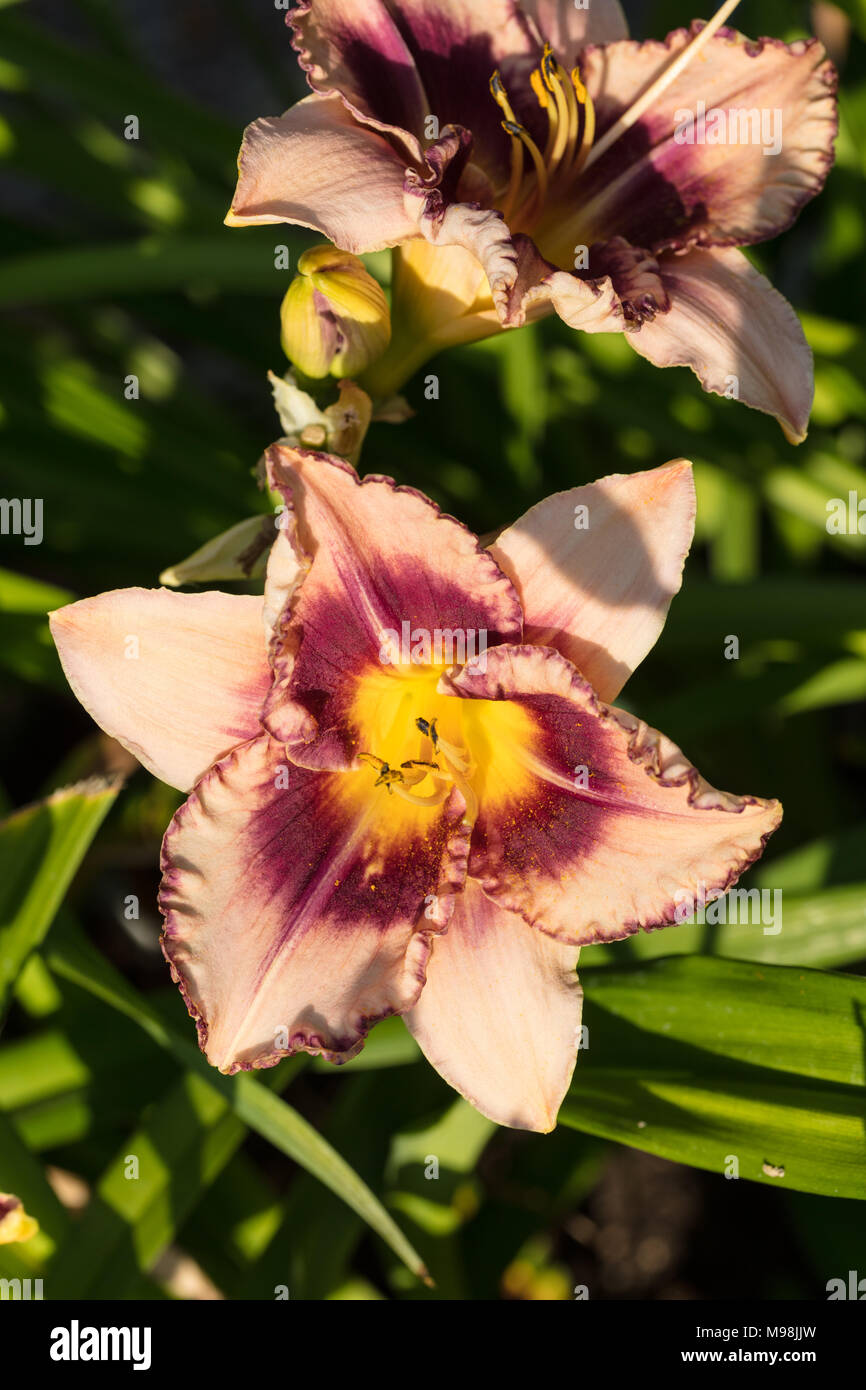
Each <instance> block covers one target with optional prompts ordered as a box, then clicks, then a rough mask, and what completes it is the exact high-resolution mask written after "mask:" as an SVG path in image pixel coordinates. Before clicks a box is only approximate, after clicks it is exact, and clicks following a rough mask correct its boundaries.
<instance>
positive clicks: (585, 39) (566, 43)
mask: <svg viewBox="0 0 866 1390" xmlns="http://www.w3.org/2000/svg"><path fill="white" fill-rule="evenodd" d="M521 8H522V10H523V13H524V14H525V15H526V16H527V18H528V19H530V20H532V22H533V24H534V25H535V27H536V29H537V30H538V32H539V35H540V36H541V39H542V42H545V41H546V42H547V43H549V44H550V46H551V48H552V49H553V51H554V53H555V54H556V56H557V58H558V59H559V61H560V62H561V63H562V65H563V66H564V67H566V68H570V67H572V66H573V65H574V62H575V59H576V58H577V55H578V53H579V52H580V50H581V48H583V46H584V45H585V44H588V43H612V42H613V41H614V40H615V39H627V38H628V24H627V22H626V17H625V15H624V14H623V12H622V7H621V5H620V3H619V0H589V3H588V4H585V5H584V6H583V7H582V8H579V7H578V6H577V5H576V4H575V3H574V0H521Z"/></svg>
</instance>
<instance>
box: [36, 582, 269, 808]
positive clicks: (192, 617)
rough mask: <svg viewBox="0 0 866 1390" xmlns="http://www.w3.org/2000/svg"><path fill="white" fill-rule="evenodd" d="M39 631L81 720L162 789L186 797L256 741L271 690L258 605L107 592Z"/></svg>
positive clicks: (212, 596) (238, 599)
mask: <svg viewBox="0 0 866 1390" xmlns="http://www.w3.org/2000/svg"><path fill="white" fill-rule="evenodd" d="M49 621H50V624H51V634H52V636H53V638H54V641H55V644H56V646H57V651H58V653H59V655H60V660H61V663H62V665H63V670H64V671H65V673H66V679H67V680H68V681H69V684H70V686H71V687H72V690H73V692H74V694H75V695H76V696H77V698H78V699H79V700H80V701H81V703H82V705H83V706H84V708H85V709H86V710H87V712H88V714H89V715H90V716H91V718H92V719H94V720H95V721H96V723H97V724H98V725H99V727H100V728H101V729H104V730H105V732H106V733H107V734H110V735H111V737H112V738H116V739H117V740H118V742H119V743H122V744H123V746H124V748H128V749H129V751H130V752H131V753H134V754H135V756H136V758H138V760H139V762H141V763H143V764H144V766H145V767H146V768H147V769H148V770H149V771H150V772H152V773H153V774H154V776H155V777H159V778H160V779H161V780H162V781H163V782H167V783H168V784H169V786H172V787H177V788H179V789H180V790H181V791H189V789H190V787H192V786H193V785H194V784H195V782H196V781H197V780H198V778H199V777H201V775H202V773H203V772H205V771H206V770H207V769H208V768H209V767H210V766H211V765H212V764H213V763H215V762H216V761H217V760H218V759H219V758H221V757H223V756H224V755H225V754H226V753H227V752H228V751H229V750H230V749H231V748H234V747H235V745H236V744H238V743H244V742H245V741H246V740H247V739H250V738H253V737H254V736H255V735H256V734H257V733H258V732H259V731H260V729H261V725H260V722H259V711H260V710H261V708H262V704H263V702H264V700H265V696H266V695H267V693H268V690H269V688H270V684H271V672H270V668H269V666H268V662H267V653H266V647H265V632H264V627H263V624H262V601H261V599H260V598H255V597H252V596H247V595H242V594H241V595H237V594H234V595H233V594H218V593H207V594H177V593H173V592H172V591H171V590H169V589H116V590H114V591H113V592H112V593H107V594H99V595H98V596H97V597H96V598H86V599H82V600H81V602H80V603H72V604H70V605H69V607H68V608H61V609H59V610H58V611H57V612H56V613H52V614H51V616H50V619H49Z"/></svg>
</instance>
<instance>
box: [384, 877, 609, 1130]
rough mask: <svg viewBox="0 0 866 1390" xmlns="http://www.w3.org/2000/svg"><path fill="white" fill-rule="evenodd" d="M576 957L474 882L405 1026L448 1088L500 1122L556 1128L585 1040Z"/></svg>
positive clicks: (437, 948) (438, 946) (437, 946)
mask: <svg viewBox="0 0 866 1390" xmlns="http://www.w3.org/2000/svg"><path fill="white" fill-rule="evenodd" d="M578 955H579V948H578V947H576V946H567V945H563V944H561V943H560V942H558V941H551V939H550V938H549V937H547V936H545V935H544V934H543V933H542V932H537V931H533V929H532V928H531V927H528V926H527V925H526V923H525V922H524V921H523V920H522V919H521V918H520V917H517V916H515V914H514V913H512V912H506V911H504V910H503V909H502V908H500V907H497V906H496V904H495V903H493V902H492V901H491V900H490V898H488V897H487V896H486V895H485V894H484V893H483V892H482V891H481V889H480V888H479V886H478V884H477V883H473V882H472V880H471V879H469V880H467V883H466V887H465V889H464V891H463V892H462V893H461V894H460V895H459V896H458V897H457V899H456V901H455V907H454V915H453V917H452V918H451V922H450V924H449V926H448V929H447V932H446V934H445V935H444V936H439V937H437V938H436V939H435V941H434V943H433V953H432V956H431V958H430V960H429V962H428V964H427V983H426V984H425V986H424V989H423V990H422V992H421V998H420V999H419V1000H418V1003H417V1004H416V1005H415V1007H414V1008H413V1009H412V1010H411V1011H410V1012H409V1013H408V1014H407V1015H406V1023H407V1025H408V1027H409V1028H410V1029H411V1031H412V1033H413V1034H414V1035H415V1038H416V1039H417V1041H418V1044H419V1046H420V1047H421V1049H422V1050H423V1052H424V1054H425V1056H426V1057H427V1058H428V1060H429V1061H430V1062H431V1063H432V1065H433V1066H434V1067H435V1068H436V1070H437V1071H438V1072H439V1073H440V1075H441V1076H443V1077H444V1078H445V1080H446V1081H447V1082H448V1084H449V1085H450V1086H453V1087H454V1089H455V1090H457V1091H459V1092H460V1094H461V1095H462V1096H465V1098H466V1100H468V1101H469V1103H470V1105H474V1106H475V1108H476V1110H480V1111H481V1113H482V1114H483V1115H486V1116H487V1117H488V1118H489V1119H491V1120H494V1121H495V1122H496V1123H497V1124H500V1125H510V1126H512V1128H514V1129H532V1130H539V1131H541V1132H542V1133H547V1132H548V1131H549V1130H551V1129H553V1127H554V1125H555V1124H556V1115H557V1111H558V1110H559V1106H560V1104H561V1102H562V1098H563V1096H564V1095H565V1092H566V1090H567V1089H568V1085H569V1082H570V1081H571V1074H572V1071H573V1070H574V1062H575V1056H576V1051H577V1045H578V1038H579V1030H580V1013H581V1002H582V991H581V988H580V985H579V984H578V980H577V975H576V974H575V967H576V965H577V957H578Z"/></svg>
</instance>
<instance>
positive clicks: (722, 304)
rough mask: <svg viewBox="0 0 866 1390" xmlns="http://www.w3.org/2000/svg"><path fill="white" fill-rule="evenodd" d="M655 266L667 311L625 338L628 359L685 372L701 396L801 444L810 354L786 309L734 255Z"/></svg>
mask: <svg viewBox="0 0 866 1390" xmlns="http://www.w3.org/2000/svg"><path fill="white" fill-rule="evenodd" d="M659 265H660V268H661V274H662V280H663V281H664V285H665V288H666V290H667V292H668V296H669V299H670V305H671V307H670V310H669V312H667V313H664V314H657V315H656V316H655V317H654V318H653V319H652V320H649V321H647V322H645V323H642V324H641V325H640V328H639V329H638V331H637V332H635V333H631V334H629V338H628V341H629V344H630V345H631V347H633V348H634V350H635V352H639V353H640V354H641V356H642V357H646V358H648V359H649V361H650V362H654V363H655V364H656V366H657V367H691V369H692V371H693V372H694V373H695V375H696V376H697V377H698V378H699V380H700V382H701V385H702V386H703V388H704V390H705V391H712V392H713V393H714V394H715V395H719V396H728V397H729V398H731V399H733V400H740V401H744V402H745V404H746V405H750V406H752V407H753V408H754V409H755V410H762V411H764V412H765V414H767V415H774V416H775V417H776V419H777V420H778V421H779V424H780V425H781V426H782V429H783V431H784V433H785V436H786V438H787V439H788V440H789V441H790V442H791V443H792V444H800V443H802V441H803V440H804V439H805V438H806V432H807V429H808V426H809V411H810V410H811V408H812V398H813V396H814V394H815V384H814V376H813V366H812V352H811V349H810V348H809V345H808V343H807V342H806V338H805V335H804V333H803V329H802V328H801V326H800V321H799V319H798V318H797V315H796V314H795V313H794V310H793V309H792V308H791V306H790V304H789V303H788V301H787V300H786V299H785V298H784V297H783V296H782V295H781V294H779V292H778V290H775V289H773V286H772V285H771V284H770V282H769V280H767V279H765V278H764V276H763V275H761V274H759V272H758V271H757V270H755V268H754V266H752V265H750V263H749V261H748V260H747V259H746V257H745V256H744V255H743V253H742V252H741V251H733V250H726V251H719V250H708V251H690V252H687V253H686V254H685V255H679V256H675V255H666V256H662V257H661V258H660V261H659Z"/></svg>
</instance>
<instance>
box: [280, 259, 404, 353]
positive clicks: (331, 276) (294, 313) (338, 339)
mask: <svg viewBox="0 0 866 1390" xmlns="http://www.w3.org/2000/svg"><path fill="white" fill-rule="evenodd" d="M298 270H299V271H300V274H299V275H297V276H296V277H295V279H294V280H293V281H292V283H291V285H290V286H289V288H288V291H287V293H286V297H285V299H284V300H283V307H282V310H281V313H280V317H281V321H282V343H283V351H284V352H285V354H286V356H287V357H288V358H289V360H290V361H291V362H294V364H295V366H297V367H298V368H299V369H300V371H302V372H303V373H304V374H305V375H306V376H309V377H324V376H329V375H330V376H335V377H353V376H357V375H358V373H359V372H362V371H364V369H365V367H368V366H369V365H370V363H371V362H374V361H375V360H376V358H377V357H380V356H381V354H382V353H383V352H384V351H385V348H386V347H387V346H388V343H389V342H390V341H391V314H390V311H389V309H388V301H387V300H386V298H385V295H384V292H383V290H382V287H381V285H380V284H379V283H378V281H377V280H374V279H373V276H372V275H370V273H369V272H368V271H367V270H366V269H365V267H364V264H363V262H362V261H360V260H359V259H358V257H357V256H352V255H350V254H349V253H348V252H347V251H339V250H337V248H336V247H334V246H328V245H325V246H314V247H312V248H311V249H310V250H309V251H305V252H304V254H303V255H302V256H301V259H300V261H299V262H298Z"/></svg>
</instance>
